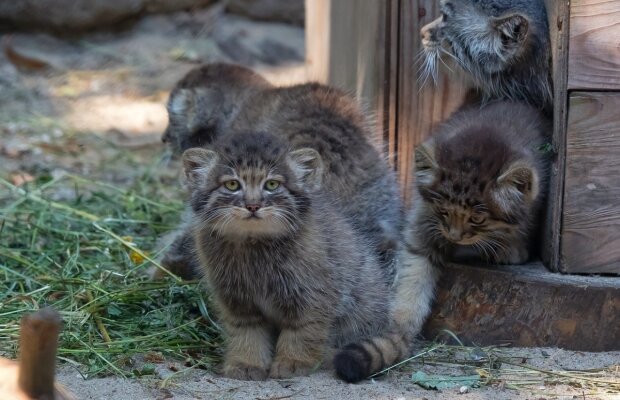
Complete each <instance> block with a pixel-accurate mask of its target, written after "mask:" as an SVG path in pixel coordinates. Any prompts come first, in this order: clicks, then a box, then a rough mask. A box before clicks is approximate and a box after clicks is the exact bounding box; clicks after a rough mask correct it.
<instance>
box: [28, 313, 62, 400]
mask: <svg viewBox="0 0 620 400" xmlns="http://www.w3.org/2000/svg"><path fill="white" fill-rule="evenodd" d="M60 325H61V319H60V315H59V314H58V312H57V311H55V310H54V309H52V308H45V309H43V310H40V311H39V312H37V313H34V314H31V315H25V316H24V317H22V322H21V335H20V339H19V347H20V357H19V358H20V367H19V380H18V382H19V383H18V384H19V387H20V389H21V390H22V391H23V392H24V393H26V394H27V395H29V396H30V397H31V398H35V399H38V398H46V399H54V398H55V388H54V373H55V371H56V348H57V347H58V333H59V332H60Z"/></svg>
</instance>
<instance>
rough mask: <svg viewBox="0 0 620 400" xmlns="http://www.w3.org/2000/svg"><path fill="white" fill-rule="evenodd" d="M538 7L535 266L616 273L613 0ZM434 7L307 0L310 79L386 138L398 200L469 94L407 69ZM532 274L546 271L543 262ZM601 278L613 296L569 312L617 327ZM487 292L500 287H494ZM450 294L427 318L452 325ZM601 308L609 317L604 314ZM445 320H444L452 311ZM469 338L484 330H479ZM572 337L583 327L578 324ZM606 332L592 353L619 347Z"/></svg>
mask: <svg viewBox="0 0 620 400" xmlns="http://www.w3.org/2000/svg"><path fill="white" fill-rule="evenodd" d="M545 2H546V5H547V11H548V17H549V27H550V35H551V39H552V46H553V49H552V50H553V65H552V68H553V71H552V74H553V78H554V96H555V103H554V129H553V136H552V145H553V149H554V154H555V157H554V160H553V165H552V170H551V182H550V185H551V187H550V195H549V201H548V207H547V212H546V219H545V221H544V222H543V230H544V235H543V237H544V240H543V243H542V249H541V250H542V251H541V252H542V254H543V261H544V263H545V265H546V266H547V268H548V269H549V270H550V271H554V272H562V273H605V274H620V168H618V167H619V166H620V112H618V110H619V109H620V107H619V106H620V50H619V49H620V47H619V46H618V43H619V42H620V24H618V23H617V21H619V20H620V0H612V1H609V0H573V1H571V2H568V1H558V0H545ZM438 6H439V1H438V0H384V1H376V0H308V1H306V15H307V21H306V37H307V61H308V63H309V65H310V77H311V78H313V79H317V80H319V81H323V82H326V83H329V84H332V85H335V86H339V87H342V88H344V89H346V90H348V91H350V92H352V93H354V94H355V95H356V96H357V97H358V98H359V99H360V101H361V102H362V103H364V104H366V105H367V106H368V107H369V109H370V110H371V111H372V112H374V114H375V115H376V116H377V122H378V124H377V126H378V131H377V135H378V136H379V137H380V138H382V139H383V143H384V144H385V148H386V150H387V152H388V153H389V155H390V160H391V161H392V163H393V165H394V167H395V168H396V170H397V172H398V174H399V179H400V182H401V184H402V187H403V188H404V193H405V197H406V198H407V199H409V198H410V196H409V193H410V190H411V184H412V178H413V165H414V163H413V150H414V147H415V146H416V145H418V144H419V143H421V142H422V141H423V140H425V139H426V138H427V137H428V136H429V135H430V134H431V133H432V131H433V129H434V128H435V127H436V126H437V124H438V123H440V122H441V121H443V120H445V119H446V118H447V117H448V116H449V115H450V114H451V113H452V112H453V111H454V110H456V109H457V108H458V107H459V106H460V104H462V101H463V99H464V96H465V93H466V90H467V87H466V85H465V83H464V82H466V79H465V78H464V77H463V76H462V75H461V74H462V73H461V72H460V70H459V69H458V68H457V69H454V68H453V71H449V70H448V69H446V68H443V72H442V73H441V74H440V75H439V80H438V84H437V85H432V84H427V85H423V86H420V83H419V76H418V65H416V58H417V55H418V54H419V51H420V49H421V40H420V28H421V27H422V26H424V25H426V24H427V23H429V22H431V21H432V20H434V19H435V18H437V17H438V16H439V14H440V13H439V10H438ZM452 268H454V269H453V271H452V272H455V273H458V274H459V276H461V275H463V276H469V278H471V279H473V280H476V279H477V280H481V279H489V280H495V279H498V280H499V281H503V282H504V283H505V284H506V285H507V284H508V283H509V279H506V276H507V275H502V276H501V277H500V276H499V275H497V276H496V275H495V274H494V272H493V271H497V269H488V270H485V271H483V272H480V273H479V274H478V275H477V277H474V276H471V275H468V274H467V273H466V272H467V270H463V269H459V268H457V267H456V266H454V267H452ZM515 271H517V272H516V273H518V271H522V269H519V268H515ZM538 271H539V272H540V274H544V269H543V268H542V266H541V265H540V264H539V268H538ZM497 273H498V274H499V272H497ZM530 273H531V270H530ZM446 275H447V274H446ZM545 276H549V275H545ZM469 278H468V279H469ZM600 279H604V278H600ZM608 279H609V281H606V282H607V283H601V286H600V290H602V291H605V292H607V293H608V294H609V296H611V297H609V298H603V297H598V298H597V297H596V296H598V295H596V294H595V292H597V290H598V289H597V290H595V289H592V290H590V291H589V292H588V291H581V292H580V295H582V296H585V297H582V298H581V299H582V304H589V306H588V307H589V308H582V309H581V311H579V310H574V311H575V312H577V313H579V312H581V313H583V315H584V316H585V314H586V313H596V314H599V315H606V316H608V318H607V319H606V320H603V321H599V322H597V324H599V325H598V326H599V327H600V326H604V327H608V328H610V329H611V328H613V327H617V326H618V325H620V278H613V277H610V278H608ZM542 281H544V279H543V280H542ZM552 281H553V282H552ZM561 281H562V279H561V276H560V275H558V277H557V278H556V279H553V280H549V282H548V283H549V285H551V286H553V287H556V286H557V285H559V284H560V282H561ZM609 282H611V283H609ZM454 283H455V282H452V284H454ZM565 284H566V285H567V288H568V289H570V288H571V287H575V285H577V283H576V282H575V281H574V280H571V279H568V280H567V281H566V282H565ZM543 286H544V285H543ZM551 286H550V287H551ZM595 286H596V285H595ZM484 287H485V288H487V289H488V290H491V288H492V289H493V290H499V287H497V286H484ZM441 290H442V291H443V290H447V291H450V292H451V294H450V296H453V298H452V300H454V299H455V298H456V297H455V296H457V295H458V293H457V292H458V290H457V289H456V288H454V287H453V286H451V283H450V282H446V280H444V282H442V283H441ZM481 290H486V289H481ZM541 290H542V289H541ZM560 292H562V291H561V290H560V291H554V290H551V291H547V292H546V293H548V294H549V295H552V294H554V295H555V296H556V297H552V298H551V299H549V303H548V304H549V306H551V307H552V308H551V309H550V310H549V312H550V315H552V313H553V312H554V311H558V310H560V309H561V308H562V304H561V303H558V302H559V301H564V300H562V299H568V297H561V295H560ZM565 293H568V292H565ZM450 296H448V295H446V296H443V295H442V296H440V299H443V300H442V301H443V303H441V302H440V303H439V304H438V305H437V308H436V312H439V311H441V312H444V313H445V312H452V313H453V314H454V315H453V317H455V318H456V317H457V315H458V313H459V312H464V311H466V308H467V307H468V306H466V305H464V304H461V305H460V306H458V304H457V302H452V303H450V301H449V299H450ZM589 296H593V297H589ZM483 297H484V296H483ZM534 298H537V297H536V296H530V297H529V299H528V297H527V296H517V298H516V300H515V301H517V302H522V303H520V307H523V308H527V307H539V306H541V305H540V304H534V303H532V301H534V300H533V299H534ZM595 298H596V299H595ZM480 299H481V301H482V298H480ZM538 300H541V299H538ZM538 300H537V301H538ZM484 301H493V297H492V296H491V297H489V296H486V297H484ZM554 301H555V303H554ZM472 304H473V303H472ZM477 304H480V303H477ZM543 304H544V303H543ZM446 307H447V308H446ZM459 307H460V308H459ZM609 307H611V310H612V311H614V312H615V314H614V313H612V314H609V310H610V308H609ZM450 310H451V311H450ZM496 310H497V311H498V312H502V310H503V311H506V310H507V309H505V308H501V307H499V308H496ZM470 316H471V315H470ZM578 316H579V314H576V317H578ZM500 317H501V316H500ZM531 317H532V318H535V317H534V316H533V315H532V316H531ZM442 318H444V321H448V319H449V316H446V315H444V317H442ZM474 319H475V318H474ZM435 322H437V320H435V321H431V323H430V324H429V326H430V327H431V328H432V327H436V325H434V323H435ZM469 322H470V325H469V326H467V327H465V326H463V325H461V328H463V329H462V331H464V332H467V331H470V332H476V329H472V328H473V327H474V326H473V325H475V324H474V322H473V319H472V320H470V321H469ZM478 322H480V320H478ZM522 322H524V323H525V324H526V325H528V324H529V326H531V327H532V328H536V327H538V328H539V329H543V328H544V327H543V326H542V325H541V322H540V321H539V322H538V323H536V322H535V321H534V320H532V321H529V322H528V321H522ZM530 322H531V324H530ZM537 324H538V325H537ZM601 324H602V325H601ZM510 326H511V325H510V324H508V325H507V328H506V329H511V328H510ZM465 328H467V329H465ZM431 330H432V329H431ZM477 332H478V333H481V331H480V329H479V330H478V331H477ZM506 332H509V331H506ZM548 332H552V333H550V334H547V338H546V339H544V338H543V337H542V336H541V337H539V338H536V340H529V341H521V342H520V341H519V340H517V341H516V342H515V343H517V344H519V343H520V344H523V345H528V344H533V343H536V344H550V345H551V344H557V345H560V344H563V343H565V342H563V341H562V340H564V339H561V338H560V336H557V335H565V333H566V332H564V331H562V330H561V329H559V330H553V329H551V330H548ZM563 332H564V333H563ZM575 332H581V331H580V330H579V329H577V328H576V331H575ZM601 332H602V331H601ZM609 332H615V335H616V337H608V338H607V342H605V343H602V344H600V345H596V346H595V345H592V346H591V348H592V349H595V348H596V349H609V348H616V349H620V339H619V338H618V337H617V335H618V331H617V329H616V330H615V331H613V329H612V330H611V331H609ZM541 335H542V334H541ZM554 335H556V336H554ZM584 335H585V333H584ZM491 336H492V335H486V336H485V335H482V336H480V335H478V336H476V334H472V335H471V338H475V339H478V342H479V343H482V342H487V343H490V342H492V341H493V340H494V339H492V338H491ZM586 338H588V336H587V335H585V336H579V334H576V336H574V337H573V339H572V340H573V341H572V342H571V343H574V344H576V343H578V341H579V340H585V339H586ZM614 340H615V341H614ZM566 343H568V342H566ZM568 345H569V347H573V348H584V346H578V345H571V344H570V343H568ZM586 347H587V346H586Z"/></svg>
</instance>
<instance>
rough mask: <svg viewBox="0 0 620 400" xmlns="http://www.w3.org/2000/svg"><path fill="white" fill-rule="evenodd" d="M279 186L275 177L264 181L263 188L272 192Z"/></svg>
mask: <svg viewBox="0 0 620 400" xmlns="http://www.w3.org/2000/svg"><path fill="white" fill-rule="evenodd" d="M279 187H280V182H278V181H276V180H275V179H269V180H268V181H267V182H265V189H267V190H269V191H270V192H273V191H274V190H276V189H277V188H279Z"/></svg>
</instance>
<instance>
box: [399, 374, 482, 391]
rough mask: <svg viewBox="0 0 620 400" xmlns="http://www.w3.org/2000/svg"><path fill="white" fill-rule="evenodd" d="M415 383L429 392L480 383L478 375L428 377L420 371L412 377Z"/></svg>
mask: <svg viewBox="0 0 620 400" xmlns="http://www.w3.org/2000/svg"><path fill="white" fill-rule="evenodd" d="M411 379H412V380H413V383H415V384H417V385H419V386H421V387H423V388H424V389H427V390H441V389H449V388H453V387H457V386H469V387H473V386H477V384H478V382H479V381H480V376H478V375H465V376H450V375H428V374H426V373H424V372H422V371H418V372H416V373H415V374H413V375H412V376H411Z"/></svg>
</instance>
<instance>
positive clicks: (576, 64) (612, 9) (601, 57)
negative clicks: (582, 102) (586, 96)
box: [568, 0, 620, 90]
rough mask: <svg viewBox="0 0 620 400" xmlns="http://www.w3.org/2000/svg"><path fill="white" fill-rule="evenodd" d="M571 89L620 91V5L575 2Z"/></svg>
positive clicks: (611, 0)
mask: <svg viewBox="0 0 620 400" xmlns="http://www.w3.org/2000/svg"><path fill="white" fill-rule="evenodd" d="M570 7H571V16H570V25H571V28H570V52H569V53H570V56H569V75H568V76H569V77H568V88H569V89H576V90H598V89H611V90H620V1H618V0H573V1H571V6H570Z"/></svg>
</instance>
